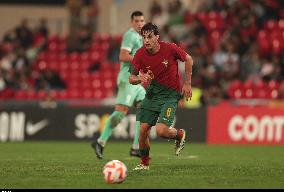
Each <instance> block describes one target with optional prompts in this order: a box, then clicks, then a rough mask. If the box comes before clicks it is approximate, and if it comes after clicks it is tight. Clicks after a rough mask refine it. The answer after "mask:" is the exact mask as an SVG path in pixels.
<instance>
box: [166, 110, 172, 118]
mask: <svg viewBox="0 0 284 192" xmlns="http://www.w3.org/2000/svg"><path fill="white" fill-rule="evenodd" d="M172 110H173V109H172V108H168V109H167V114H166V116H167V117H170V116H171V112H172Z"/></svg>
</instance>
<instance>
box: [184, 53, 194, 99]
mask: <svg viewBox="0 0 284 192" xmlns="http://www.w3.org/2000/svg"><path fill="white" fill-rule="evenodd" d="M184 64H185V80H184V82H183V86H182V94H183V96H184V97H185V99H186V100H187V101H188V99H190V100H191V97H192V90H191V75H192V65H193V59H192V57H191V56H190V55H188V54H187V55H186V59H185V62H184Z"/></svg>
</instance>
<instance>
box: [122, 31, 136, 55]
mask: <svg viewBox="0 0 284 192" xmlns="http://www.w3.org/2000/svg"><path fill="white" fill-rule="evenodd" d="M133 46H134V38H133V35H132V34H131V33H125V34H124V36H123V39H122V43H121V47H120V49H125V50H127V51H129V52H131V51H132V49H133Z"/></svg>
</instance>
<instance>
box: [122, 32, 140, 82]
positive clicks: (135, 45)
mask: <svg viewBox="0 0 284 192" xmlns="http://www.w3.org/2000/svg"><path fill="white" fill-rule="evenodd" d="M142 46H143V40H142V36H141V35H140V34H139V33H137V32H136V31H135V30H134V29H133V28H130V29H129V30H128V31H127V32H126V33H125V34H124V35H123V39H122V43H121V47H120V49H125V50H128V51H129V52H130V55H132V56H134V55H135V53H136V51H137V50H138V49H139V48H141V47H142ZM130 66H132V64H131V63H129V62H121V63H120V72H119V74H118V78H117V84H118V85H119V84H120V83H121V82H124V83H129V76H130V72H129V67H130Z"/></svg>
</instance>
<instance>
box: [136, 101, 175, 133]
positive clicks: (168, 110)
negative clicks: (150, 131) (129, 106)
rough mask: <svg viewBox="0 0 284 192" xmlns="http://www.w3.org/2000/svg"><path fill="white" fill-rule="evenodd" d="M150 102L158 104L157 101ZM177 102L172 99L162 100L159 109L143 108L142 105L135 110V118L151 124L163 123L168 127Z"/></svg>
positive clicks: (172, 119)
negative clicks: (168, 100)
mask: <svg viewBox="0 0 284 192" xmlns="http://www.w3.org/2000/svg"><path fill="white" fill-rule="evenodd" d="M152 104H153V105H159V102H157V103H155V102H153V103H152ZM177 104H178V103H177V102H173V101H170V102H164V103H163V104H162V105H159V107H160V111H158V110H151V109H149V108H143V106H142V107H141V108H139V109H138V111H137V114H136V119H137V121H140V122H141V123H147V124H149V125H151V126H154V125H156V123H163V124H165V125H167V126H168V127H170V126H171V125H172V124H173V122H174V118H175V114H176V109H177Z"/></svg>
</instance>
